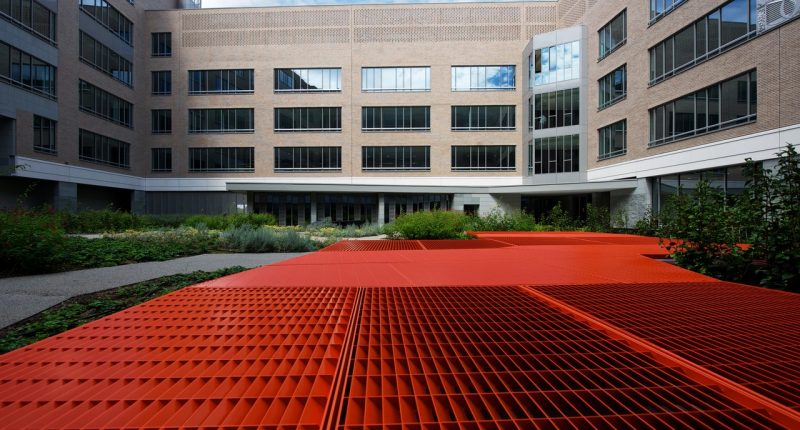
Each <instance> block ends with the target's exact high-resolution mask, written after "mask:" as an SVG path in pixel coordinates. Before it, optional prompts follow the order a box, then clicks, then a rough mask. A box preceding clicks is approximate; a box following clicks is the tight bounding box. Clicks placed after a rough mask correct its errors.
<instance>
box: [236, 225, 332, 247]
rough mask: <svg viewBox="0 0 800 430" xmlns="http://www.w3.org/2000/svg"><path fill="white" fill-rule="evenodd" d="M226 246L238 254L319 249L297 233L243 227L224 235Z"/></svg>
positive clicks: (249, 226) (312, 242) (314, 243)
mask: <svg viewBox="0 0 800 430" xmlns="http://www.w3.org/2000/svg"><path fill="white" fill-rule="evenodd" d="M222 241H223V244H224V246H226V247H227V248H229V249H232V250H236V251H238V252H306V251H313V250H315V249H317V248H318V245H317V243H316V242H314V241H312V240H311V239H310V238H308V237H307V236H304V235H301V234H300V233H298V232H296V231H291V230H286V231H278V230H273V229H269V228H263V227H253V226H251V225H243V226H240V227H233V228H231V229H228V230H226V231H225V232H224V233H223V234H222Z"/></svg>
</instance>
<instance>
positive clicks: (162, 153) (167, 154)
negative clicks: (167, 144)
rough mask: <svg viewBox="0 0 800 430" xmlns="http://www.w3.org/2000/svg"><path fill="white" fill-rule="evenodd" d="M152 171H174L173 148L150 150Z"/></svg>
mask: <svg viewBox="0 0 800 430" xmlns="http://www.w3.org/2000/svg"><path fill="white" fill-rule="evenodd" d="M150 151H151V152H150V156H151V161H150V170H151V171H153V172H171V171H172V148H153V149H151V150H150Z"/></svg>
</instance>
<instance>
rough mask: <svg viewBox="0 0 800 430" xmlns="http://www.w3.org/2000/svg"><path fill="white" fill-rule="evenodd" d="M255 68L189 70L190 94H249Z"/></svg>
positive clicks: (252, 86)
mask: <svg viewBox="0 0 800 430" xmlns="http://www.w3.org/2000/svg"><path fill="white" fill-rule="evenodd" d="M253 88H254V79H253V69H230V70H189V94H190V95H191V94H248V93H252V92H253Z"/></svg>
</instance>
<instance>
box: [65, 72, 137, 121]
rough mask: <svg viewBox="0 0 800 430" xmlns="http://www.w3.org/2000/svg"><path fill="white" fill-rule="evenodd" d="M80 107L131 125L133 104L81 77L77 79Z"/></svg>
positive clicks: (102, 116) (108, 118)
mask: <svg viewBox="0 0 800 430" xmlns="http://www.w3.org/2000/svg"><path fill="white" fill-rule="evenodd" d="M78 86H79V89H80V99H79V101H80V103H79V106H80V109H81V110H82V111H84V112H87V113H90V114H93V115H96V116H99V117H101V118H104V119H107V120H109V121H111V122H113V123H115V124H119V125H122V126H125V127H128V128H132V127H133V104H131V103H130V102H128V101H125V100H123V99H121V98H119V97H117V96H115V95H114V94H111V93H109V92H108V91H105V90H103V89H102V88H98V87H96V86H94V85H92V84H90V83H88V82H86V81H84V80H83V79H81V80H79V81H78Z"/></svg>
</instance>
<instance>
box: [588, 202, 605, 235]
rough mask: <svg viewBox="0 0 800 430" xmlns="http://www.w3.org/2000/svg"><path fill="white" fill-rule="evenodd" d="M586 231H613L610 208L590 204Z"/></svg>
mask: <svg viewBox="0 0 800 430" xmlns="http://www.w3.org/2000/svg"><path fill="white" fill-rule="evenodd" d="M586 230H588V231H596V232H609V231H611V214H610V213H609V212H608V208H605V207H602V206H595V205H593V204H591V203H588V204H587V205H586Z"/></svg>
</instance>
